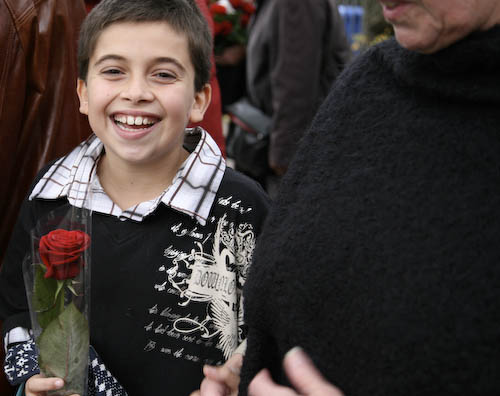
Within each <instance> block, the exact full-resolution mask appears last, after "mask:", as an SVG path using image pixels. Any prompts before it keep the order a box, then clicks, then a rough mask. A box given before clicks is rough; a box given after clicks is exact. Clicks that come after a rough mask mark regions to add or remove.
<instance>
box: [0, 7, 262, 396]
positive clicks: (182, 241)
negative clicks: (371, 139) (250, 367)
mask: <svg viewBox="0 0 500 396" xmlns="http://www.w3.org/2000/svg"><path fill="white" fill-rule="evenodd" d="M210 51H211V37H210V33H209V31H208V27H207V25H206V22H205V20H204V19H203V16H202V15H201V14H200V12H199V10H198V9H197V7H196V5H195V3H194V2H193V1H191V0H104V1H103V2H101V3H100V4H99V5H98V6H97V7H95V8H94V9H93V10H92V12H91V13H90V14H89V15H88V17H87V19H86V21H85V22H84V25H83V26H82V31H81V34H80V42H79V53H78V61H79V79H78V82H77V93H78V97H79V98H80V111H81V112H82V113H84V114H86V115H87V116H88V119H89V123H90V125H91V127H92V130H93V131H94V135H93V136H91V137H90V138H89V139H88V140H87V141H85V142H83V143H82V144H81V145H80V146H78V147H77V148H75V149H74V150H73V151H72V152H71V153H69V154H68V155H67V156H65V157H63V158H61V159H59V160H57V161H55V162H54V163H52V164H49V165H48V166H46V167H45V168H44V169H42V171H41V172H40V174H39V175H38V177H37V179H36V180H35V182H34V185H33V186H34V187H33V188H32V190H31V191H30V193H29V197H28V199H27V200H26V201H25V203H24V206H23V209H22V212H21V214H20V216H19V220H18V224H17V226H16V229H15V231H14V233H13V235H12V238H11V244H10V246H9V249H8V251H7V256H6V260H5V262H4V265H2V270H1V272H0V318H1V319H3V320H4V326H3V329H2V330H3V335H4V337H5V340H6V343H5V344H6V346H7V347H10V346H12V345H15V344H16V343H17V345H19V343H20V342H21V343H23V342H29V334H28V332H27V331H26V328H27V327H29V320H27V311H28V308H27V303H26V297H25V292H24V286H23V280H22V271H21V263H22V260H23V257H24V256H25V254H26V253H27V252H28V251H29V246H30V237H29V233H30V230H31V229H32V228H33V227H35V225H36V222H37V221H38V220H42V221H43V219H44V218H45V217H46V216H47V214H49V213H50V212H51V211H53V210H55V209H57V208H60V207H62V206H64V205H67V204H68V203H69V204H70V205H73V206H76V207H82V206H85V207H88V208H89V209H92V211H93V220H92V281H91V310H90V311H91V322H90V326H91V344H92V345H93V346H94V347H95V349H96V351H97V352H98V353H99V355H100V356H101V358H102V360H103V362H104V364H105V365H106V367H107V369H109V370H110V371H111V372H112V373H113V374H114V375H115V377H116V378H117V379H118V381H119V382H120V383H121V384H122V385H123V386H124V388H125V390H126V391H127V392H128V394H129V395H145V394H169V395H185V394H189V393H190V392H191V391H193V390H194V389H197V388H198V387H199V385H200V382H201V379H202V367H203V365H204V364H220V363H222V362H224V361H225V360H226V359H228V358H229V357H230V356H231V355H232V353H233V352H234V351H235V349H236V348H237V347H238V346H239V345H240V344H241V343H242V342H243V340H244V338H245V326H244V323H243V320H242V317H243V313H242V309H241V306H242V305H241V304H242V299H241V290H242V287H243V285H244V283H245V279H246V276H247V271H248V268H249V265H250V261H251V258H252V252H253V249H254V247H255V242H256V238H257V235H258V234H259V232H260V229H261V226H262V223H263V220H264V217H265V215H266V213H267V211H268V207H269V201H268V198H267V196H266V195H265V193H264V192H263V190H262V189H261V188H260V187H259V186H258V185H256V184H255V183H254V182H253V181H251V180H250V179H248V178H246V177H244V176H242V175H240V174H238V173H236V172H234V171H233V170H232V169H229V168H226V165H225V161H224V159H223V157H222V155H221V153H220V150H219V149H218V147H217V145H216V144H215V142H214V141H213V140H212V139H211V137H210V136H209V134H208V133H207V132H206V131H204V130H202V129H201V128H195V129H186V126H187V125H188V123H195V122H199V121H201V120H202V119H203V114H204V112H205V110H206V108H207V106H208V104H209V102H210V86H209V85H208V84H207V82H208V79H209V73H210ZM90 185H92V186H93V187H92V189H93V194H92V197H93V199H92V200H91V201H90V202H88V201H85V200H84V199H82V197H83V196H85V195H86V194H87V192H88V189H89V188H90V187H89V186H90ZM13 301H15V302H16V303H15V304H14V303H13ZM11 356H12V359H13V360H11V361H10V363H12V364H11V366H9V365H8V364H9V362H7V363H8V364H7V366H6V370H9V369H11V370H9V371H8V373H9V374H8V375H9V378H10V379H11V381H12V383H15V384H18V383H21V382H23V381H25V380H27V379H28V378H30V379H29V380H28V382H27V384H26V394H27V395H28V396H31V395H42V394H44V393H43V392H45V391H47V390H50V389H55V388H56V387H57V384H56V379H53V378H52V379H49V378H46V379H43V378H40V377H39V376H38V375H35V374H36V373H37V371H36V367H22V369H23V370H24V371H20V370H18V369H16V367H15V366H16V365H18V363H19V360H15V359H16V357H15V356H14V355H13V354H11ZM23 362H24V360H23ZM13 367H14V369H12V368H13ZM16 370H17V371H16ZM25 371H27V372H28V373H27V374H26V373H25Z"/></svg>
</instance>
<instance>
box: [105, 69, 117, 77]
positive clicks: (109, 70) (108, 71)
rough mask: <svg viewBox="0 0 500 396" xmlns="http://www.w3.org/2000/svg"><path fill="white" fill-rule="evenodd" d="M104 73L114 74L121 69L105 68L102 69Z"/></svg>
mask: <svg viewBox="0 0 500 396" xmlns="http://www.w3.org/2000/svg"><path fill="white" fill-rule="evenodd" d="M103 73H104V74H109V75H112V76H116V75H118V74H121V70H119V69H106V70H104V71H103Z"/></svg>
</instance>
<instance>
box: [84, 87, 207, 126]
mask: <svg viewBox="0 0 500 396" xmlns="http://www.w3.org/2000/svg"><path fill="white" fill-rule="evenodd" d="M211 99H212V87H211V86H210V84H205V86H204V87H203V88H202V89H201V91H199V92H196V94H195V95H194V103H193V106H192V107H191V111H190V113H189V121H190V122H191V123H196V122H201V121H202V120H203V115H204V114H205V111H206V110H207V108H208V105H209V104H210V100H211ZM80 111H81V110H80Z"/></svg>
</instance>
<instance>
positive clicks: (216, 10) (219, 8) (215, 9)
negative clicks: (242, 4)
mask: <svg viewBox="0 0 500 396" xmlns="http://www.w3.org/2000/svg"><path fill="white" fill-rule="evenodd" d="M210 13H211V14H212V15H216V14H222V15H225V14H226V13H227V10H226V7H224V6H223V5H220V4H217V3H212V4H210Z"/></svg>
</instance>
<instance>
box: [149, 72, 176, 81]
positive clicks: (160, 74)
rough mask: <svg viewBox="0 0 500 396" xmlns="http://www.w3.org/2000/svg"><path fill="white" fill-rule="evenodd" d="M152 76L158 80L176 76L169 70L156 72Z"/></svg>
mask: <svg viewBox="0 0 500 396" xmlns="http://www.w3.org/2000/svg"><path fill="white" fill-rule="evenodd" d="M154 76H155V77H156V78H158V79H160V80H169V81H170V80H175V79H176V78H177V77H176V76H175V75H174V74H173V73H169V72H157V73H154Z"/></svg>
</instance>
